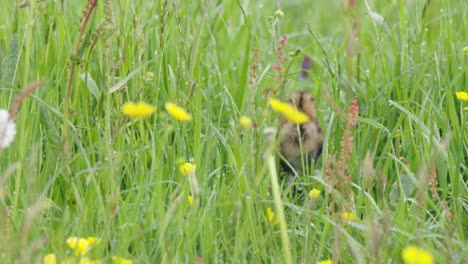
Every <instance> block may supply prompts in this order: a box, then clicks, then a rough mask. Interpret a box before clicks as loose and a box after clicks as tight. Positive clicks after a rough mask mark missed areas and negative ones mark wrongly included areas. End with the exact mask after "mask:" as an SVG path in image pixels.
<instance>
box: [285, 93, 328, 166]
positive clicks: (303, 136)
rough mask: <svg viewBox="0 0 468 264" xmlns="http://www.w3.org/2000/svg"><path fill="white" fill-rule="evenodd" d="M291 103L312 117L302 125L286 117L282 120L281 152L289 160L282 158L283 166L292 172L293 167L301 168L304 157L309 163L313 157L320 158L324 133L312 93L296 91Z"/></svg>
mask: <svg viewBox="0 0 468 264" xmlns="http://www.w3.org/2000/svg"><path fill="white" fill-rule="evenodd" d="M289 103H290V104H291V105H293V106H295V107H296V109H297V110H299V111H301V112H304V113H305V114H306V115H308V116H309V118H310V120H309V122H307V123H304V124H302V125H297V124H295V123H292V122H290V121H288V120H286V119H283V120H282V123H281V128H280V134H279V136H280V140H281V147H280V153H281V155H282V156H283V157H284V158H285V159H286V160H287V163H286V162H284V161H283V160H281V167H282V168H283V169H284V170H285V171H290V172H292V171H293V170H292V169H294V170H295V171H300V170H301V168H302V157H304V159H305V162H307V163H310V161H311V159H313V160H317V159H318V157H319V156H320V154H321V153H322V146H323V133H322V129H321V128H320V125H319V124H318V122H317V116H316V112H315V98H314V97H313V96H312V95H311V94H310V93H308V92H304V91H297V92H294V93H293V94H292V95H291V99H289ZM298 126H299V128H298ZM298 133H299V134H298ZM301 146H302V151H301ZM288 163H289V164H288Z"/></svg>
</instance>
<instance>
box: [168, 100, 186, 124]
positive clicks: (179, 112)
mask: <svg viewBox="0 0 468 264" xmlns="http://www.w3.org/2000/svg"><path fill="white" fill-rule="evenodd" d="M165 107H166V111H167V112H168V113H169V114H170V115H171V116H172V117H174V118H175V119H177V120H179V121H190V120H192V115H191V114H189V113H187V112H186V111H185V110H184V109H182V108H180V107H179V106H177V105H176V104H173V103H170V102H167V103H166V105H165Z"/></svg>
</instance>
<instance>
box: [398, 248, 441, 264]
mask: <svg viewBox="0 0 468 264" xmlns="http://www.w3.org/2000/svg"><path fill="white" fill-rule="evenodd" d="M401 257H402V258H403V262H404V263H405V264H432V263H434V257H433V256H432V255H431V253H430V252H428V251H426V250H424V249H422V248H419V247H416V246H407V247H405V248H404V249H403V250H402V251H401Z"/></svg>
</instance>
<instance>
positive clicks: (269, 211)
mask: <svg viewBox="0 0 468 264" xmlns="http://www.w3.org/2000/svg"><path fill="white" fill-rule="evenodd" d="M267 217H268V221H269V222H270V223H272V224H274V225H277V224H279V219H278V218H277V217H276V215H275V213H274V212H273V210H272V209H271V208H270V207H268V208H267Z"/></svg>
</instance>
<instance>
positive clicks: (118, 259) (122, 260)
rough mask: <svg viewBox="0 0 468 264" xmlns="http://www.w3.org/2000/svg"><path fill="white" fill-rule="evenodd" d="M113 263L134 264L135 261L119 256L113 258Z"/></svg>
mask: <svg viewBox="0 0 468 264" xmlns="http://www.w3.org/2000/svg"><path fill="white" fill-rule="evenodd" d="M112 261H114V263H116V264H133V261H131V260H129V259H126V258H122V257H119V256H112Z"/></svg>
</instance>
